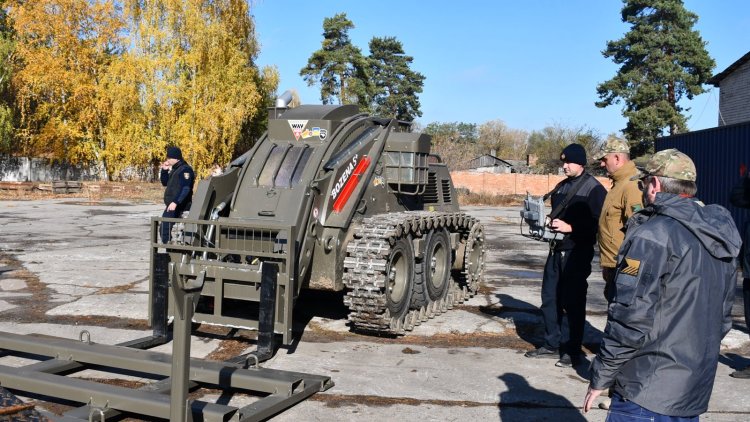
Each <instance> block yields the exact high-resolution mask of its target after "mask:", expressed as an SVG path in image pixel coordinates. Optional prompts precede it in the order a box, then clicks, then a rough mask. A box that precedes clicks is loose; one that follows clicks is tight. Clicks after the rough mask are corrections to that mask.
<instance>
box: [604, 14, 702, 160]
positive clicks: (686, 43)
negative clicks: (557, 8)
mask: <svg viewBox="0 0 750 422" xmlns="http://www.w3.org/2000/svg"><path fill="white" fill-rule="evenodd" d="M623 3H624V6H623V8H622V12H621V15H622V21H623V22H626V23H628V24H630V25H631V29H630V31H628V32H627V33H626V34H625V36H624V37H623V38H622V39H619V40H617V41H609V42H608V43H607V49H606V50H604V51H603V52H602V54H603V55H604V57H608V58H609V57H611V58H612V60H613V61H614V62H615V63H617V64H618V65H620V69H619V70H618V72H617V74H616V75H615V77H614V78H612V79H610V80H608V81H606V82H604V83H601V84H599V85H598V87H597V93H598V94H599V98H600V100H601V101H598V102H596V105H597V107H607V106H610V105H613V104H618V103H619V102H620V101H621V100H622V101H624V103H625V105H624V107H623V111H622V114H623V116H624V117H626V118H627V119H628V123H627V126H626V128H625V129H624V130H623V132H624V133H625V135H626V137H627V138H628V140H629V141H630V142H631V145H633V147H634V148H633V151H634V153H635V155H641V154H643V153H646V152H649V151H653V141H654V139H656V138H657V137H658V136H661V135H662V134H663V133H664V129H668V131H669V134H671V135H674V134H677V133H681V132H685V131H686V127H687V124H686V122H687V117H686V116H685V115H683V112H687V111H689V110H690V109H689V108H683V107H682V106H680V104H679V101H680V100H681V99H682V98H683V97H687V99H692V98H693V97H694V96H695V95H698V94H701V93H703V92H705V90H704V89H703V84H704V83H706V81H707V80H708V79H709V78H710V77H711V72H712V70H713V68H714V66H715V62H714V60H713V59H712V58H711V57H710V56H709V54H708V52H707V51H706V48H705V47H706V43H705V42H704V41H703V40H702V38H701V36H700V34H699V33H698V31H694V30H693V26H694V25H695V23H696V22H697V21H698V16H697V15H696V14H694V13H692V12H690V11H688V10H686V9H685V7H684V6H683V3H682V1H681V0H623Z"/></svg>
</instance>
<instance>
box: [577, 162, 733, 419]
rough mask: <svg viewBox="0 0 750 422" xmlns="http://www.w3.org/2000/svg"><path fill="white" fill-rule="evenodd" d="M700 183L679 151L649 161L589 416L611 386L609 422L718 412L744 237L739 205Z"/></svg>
mask: <svg viewBox="0 0 750 422" xmlns="http://www.w3.org/2000/svg"><path fill="white" fill-rule="evenodd" d="M695 180H696V171H695V165H694V164H693V161H692V160H691V159H690V157H688V156H687V155H685V154H683V153H682V152H680V151H678V150H676V149H668V150H665V151H660V152H658V153H656V154H654V156H653V157H651V159H650V160H649V161H648V163H647V164H646V168H645V177H644V178H643V179H641V180H640V182H641V186H642V188H643V199H644V203H645V204H646V207H645V208H644V209H643V210H642V211H639V212H638V213H636V214H635V215H634V216H633V217H632V218H631V219H630V220H628V226H627V232H626V235H625V241H624V242H623V244H622V247H621V248H620V251H619V254H618V262H617V267H616V269H617V274H616V276H615V293H614V299H613V302H612V303H611V304H610V306H609V310H608V315H607V326H606V328H605V330H604V336H603V338H602V342H601V346H600V349H599V353H597V355H596V357H595V358H594V361H593V362H592V364H591V384H590V385H589V388H588V392H587V393H586V397H585V399H584V406H583V408H584V412H587V411H588V410H589V409H590V408H591V405H592V404H593V402H594V400H595V399H596V397H598V396H599V395H600V394H601V393H602V391H604V390H606V389H608V388H610V387H613V388H614V394H613V397H612V403H611V405H610V410H609V415H608V417H607V420H608V421H609V422H617V421H624V420H633V419H634V418H652V419H650V420H659V421H662V420H665V421H666V420H680V421H688V420H689V421H697V420H698V416H699V415H700V414H701V413H704V412H705V411H706V410H707V408H708V401H709V398H710V397H711V390H712V389H713V383H714V378H715V375H716V366H717V363H718V358H719V347H720V345H721V339H722V338H723V337H724V335H725V334H726V333H727V332H728V331H729V329H730V328H731V325H732V319H731V309H732V303H733V300H734V287H735V284H736V268H737V265H736V264H737V261H736V258H737V255H738V254H739V251H740V243H741V240H740V235H739V233H738V232H737V228H736V226H735V224H734V221H733V219H732V216H731V215H730V214H729V211H727V210H726V209H725V208H724V207H722V206H720V205H704V204H703V203H701V202H700V201H699V200H697V199H696V198H695V197H694V195H695V194H696V192H697V186H696V184H695Z"/></svg>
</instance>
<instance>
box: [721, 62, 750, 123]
mask: <svg viewBox="0 0 750 422" xmlns="http://www.w3.org/2000/svg"><path fill="white" fill-rule="evenodd" d="M748 105H750V61H748V62H745V63H744V64H743V65H742V66H740V67H739V68H737V69H736V70H735V71H734V72H732V73H730V74H729V75H727V77H726V78H724V80H722V81H721V84H720V89H719V126H725V125H731V124H734V123H742V122H747V121H750V107H749V106H748Z"/></svg>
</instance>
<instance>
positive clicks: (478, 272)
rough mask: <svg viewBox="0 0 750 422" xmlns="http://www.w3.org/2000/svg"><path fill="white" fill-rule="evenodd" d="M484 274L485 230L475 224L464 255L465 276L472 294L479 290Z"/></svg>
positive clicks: (470, 231)
mask: <svg viewBox="0 0 750 422" xmlns="http://www.w3.org/2000/svg"><path fill="white" fill-rule="evenodd" d="M483 272H484V229H483V228H482V225H481V224H479V223H474V225H473V226H472V227H471V230H469V237H468V239H467V240H466V252H465V255H464V274H465V275H466V284H467V285H468V286H467V287H468V288H469V293H470V294H472V295H473V294H475V293H476V292H477V290H479V282H480V279H481V278H482V273H483Z"/></svg>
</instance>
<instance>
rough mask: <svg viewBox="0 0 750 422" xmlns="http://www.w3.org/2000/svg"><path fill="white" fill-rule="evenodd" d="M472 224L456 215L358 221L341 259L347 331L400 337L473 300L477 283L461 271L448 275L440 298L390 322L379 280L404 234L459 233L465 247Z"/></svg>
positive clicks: (409, 215) (410, 214) (382, 280)
mask: <svg viewBox="0 0 750 422" xmlns="http://www.w3.org/2000/svg"><path fill="white" fill-rule="evenodd" d="M477 225H478V220H477V219H476V218H474V217H472V216H470V215H467V214H464V213H462V212H453V213H436V212H429V211H408V212H400V213H389V214H379V215H374V216H372V217H369V218H366V219H364V220H362V222H361V223H360V224H359V225H358V226H357V227H356V228H355V229H354V238H353V239H352V240H351V241H350V242H349V244H348V245H347V248H346V254H347V256H346V258H345V259H344V274H343V281H344V284H345V285H346V287H347V288H348V292H347V294H346V297H345V298H344V303H345V304H346V306H348V307H349V321H350V324H351V326H352V328H353V329H355V330H358V331H366V332H371V333H378V334H390V335H403V334H405V333H406V331H411V330H412V329H414V327H415V326H417V325H419V324H421V323H422V322H424V321H427V320H428V319H429V318H432V317H434V316H436V315H439V314H441V313H443V312H445V311H447V310H448V309H452V308H453V306H454V305H456V304H459V303H463V301H464V300H466V299H467V298H469V297H471V296H474V294H475V293H476V291H477V289H478V288H479V282H480V280H478V279H473V278H472V277H471V275H470V274H466V271H464V272H463V273H462V274H455V273H456V272H455V271H452V272H451V274H452V278H451V281H450V285H449V290H448V294H447V295H446V296H445V298H443V299H441V300H439V301H436V302H431V303H429V304H428V305H427V306H425V307H422V308H421V309H411V310H409V311H408V312H407V313H406V315H404V316H403V317H401V318H397V317H391V315H390V311H389V310H388V307H387V304H386V293H385V281H386V266H387V263H388V256H389V255H390V252H391V245H393V244H394V242H395V241H396V240H397V239H398V238H399V237H405V236H408V235H409V234H412V235H413V236H414V237H421V236H423V235H424V234H426V233H427V231H428V230H430V229H432V228H440V227H445V228H446V229H448V231H449V232H451V233H456V232H458V233H460V234H461V241H462V242H466V241H467V239H468V237H469V234H470V232H472V228H475V230H474V231H476V227H477ZM479 227H480V230H479V236H483V234H482V232H481V225H479ZM482 240H483V239H482ZM482 243H483V242H482ZM480 274H481V271H480ZM456 275H457V276H456ZM480 277H481V275H480Z"/></svg>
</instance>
